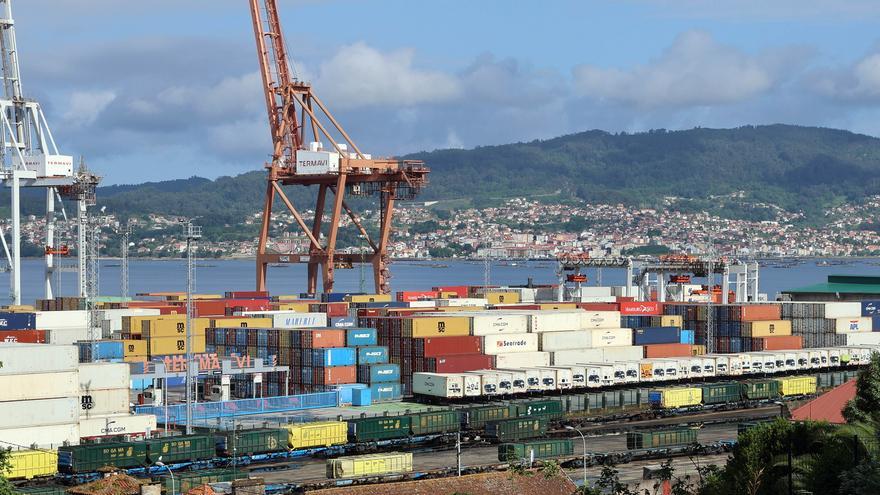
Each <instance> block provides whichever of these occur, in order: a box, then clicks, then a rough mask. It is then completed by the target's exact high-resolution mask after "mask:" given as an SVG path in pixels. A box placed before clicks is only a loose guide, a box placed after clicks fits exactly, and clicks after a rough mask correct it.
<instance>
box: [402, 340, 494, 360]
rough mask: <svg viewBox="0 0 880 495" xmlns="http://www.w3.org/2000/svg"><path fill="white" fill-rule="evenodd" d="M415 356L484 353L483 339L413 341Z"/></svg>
mask: <svg viewBox="0 0 880 495" xmlns="http://www.w3.org/2000/svg"><path fill="white" fill-rule="evenodd" d="M412 343H413V356H423V357H443V356H455V355H461V354H480V353H482V352H483V338H482V337H474V336H470V335H462V336H459V337H426V338H423V339H413V341H412Z"/></svg>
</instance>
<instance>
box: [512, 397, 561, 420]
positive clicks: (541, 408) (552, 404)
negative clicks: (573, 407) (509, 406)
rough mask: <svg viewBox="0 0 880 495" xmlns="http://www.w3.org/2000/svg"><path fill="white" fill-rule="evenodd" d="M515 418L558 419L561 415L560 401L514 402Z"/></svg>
mask: <svg viewBox="0 0 880 495" xmlns="http://www.w3.org/2000/svg"><path fill="white" fill-rule="evenodd" d="M515 407H516V417H517V418H544V419H547V420H553V419H559V418H561V417H562V415H563V406H562V401H558V400H531V401H527V402H519V403H517V404H515Z"/></svg>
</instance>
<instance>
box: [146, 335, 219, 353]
mask: <svg viewBox="0 0 880 495" xmlns="http://www.w3.org/2000/svg"><path fill="white" fill-rule="evenodd" d="M148 342H149V346H150V356H171V355H174V354H186V336H179V337H153V338H151V339H150V340H149V341H148ZM192 342H193V348H192V352H194V353H202V352H205V336H204V335H193V336H192Z"/></svg>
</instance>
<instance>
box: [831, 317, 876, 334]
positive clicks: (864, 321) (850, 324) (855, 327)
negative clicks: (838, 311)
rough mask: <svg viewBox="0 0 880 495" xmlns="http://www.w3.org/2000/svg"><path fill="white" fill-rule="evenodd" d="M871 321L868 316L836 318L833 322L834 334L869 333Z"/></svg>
mask: <svg viewBox="0 0 880 495" xmlns="http://www.w3.org/2000/svg"><path fill="white" fill-rule="evenodd" d="M871 329H872V321H871V317H870V316H865V317H852V318H837V319H835V320H834V331H835V333H857V332H870V331H871Z"/></svg>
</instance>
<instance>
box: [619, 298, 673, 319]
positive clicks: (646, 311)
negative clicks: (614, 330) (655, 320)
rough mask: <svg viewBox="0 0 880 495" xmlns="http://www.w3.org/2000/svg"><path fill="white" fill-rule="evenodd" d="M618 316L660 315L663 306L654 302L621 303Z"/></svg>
mask: <svg viewBox="0 0 880 495" xmlns="http://www.w3.org/2000/svg"><path fill="white" fill-rule="evenodd" d="M620 314H621V315H625V316H656V315H662V314H663V305H662V304H660V303H659V302H656V301H636V302H621V303H620Z"/></svg>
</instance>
